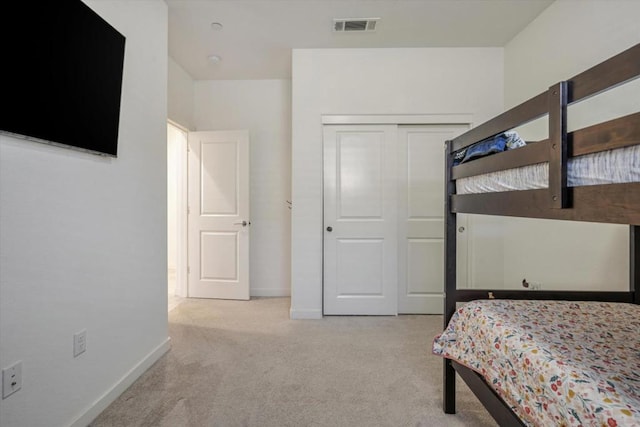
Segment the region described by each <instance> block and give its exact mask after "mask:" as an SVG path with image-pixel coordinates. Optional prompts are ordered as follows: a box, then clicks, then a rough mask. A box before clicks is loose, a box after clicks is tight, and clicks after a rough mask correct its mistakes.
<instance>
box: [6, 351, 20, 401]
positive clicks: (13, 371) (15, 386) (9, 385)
mask: <svg viewBox="0 0 640 427" xmlns="http://www.w3.org/2000/svg"><path fill="white" fill-rule="evenodd" d="M21 388H22V360H19V361H17V362H16V363H14V364H13V365H11V366H9V367H8V368H5V369H3V370H2V398H3V399H6V398H7V397H9V396H11V395H12V394H13V393H15V392H16V391H18V390H20V389H21Z"/></svg>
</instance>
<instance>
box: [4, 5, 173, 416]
mask: <svg viewBox="0 0 640 427" xmlns="http://www.w3.org/2000/svg"><path fill="white" fill-rule="evenodd" d="M87 3H88V4H89V5H90V6H91V7H92V8H93V9H94V10H95V11H96V12H98V13H99V14H100V15H101V16H102V17H103V18H104V19H106V20H107V21H108V22H109V23H111V24H112V25H113V26H114V27H116V28H117V29H118V30H119V31H120V32H121V33H123V34H124V35H125V36H126V58H125V61H124V67H125V69H124V82H123V96H122V106H121V116H120V117H121V119H120V136H119V148H118V158H104V157H99V156H95V155H91V154H86V153H81V152H78V151H73V150H69V149H64V148H59V147H54V146H49V145H44V144H38V143H31V142H27V141H24V140H19V139H14V138H11V137H7V136H0V366H1V367H6V366H8V365H9V364H11V363H13V362H15V361H17V360H22V362H23V385H22V389H21V390H20V391H18V392H17V393H15V394H14V395H12V396H11V397H9V398H7V399H5V400H2V401H0V425H2V426H7V427H8V426H12V427H21V426H25V427H38V426H63V425H72V424H74V422H76V423H75V424H74V425H87V424H88V423H89V422H90V421H91V419H92V418H93V417H95V416H96V415H97V414H98V413H99V412H100V410H101V409H102V408H104V407H105V405H106V404H108V403H110V401H111V400H112V399H114V398H115V397H116V395H117V394H118V393H119V392H121V391H122V390H123V389H124V387H126V386H127V385H128V384H129V383H130V382H131V381H132V380H133V379H135V377H136V376H137V375H139V374H140V373H141V371H142V370H144V369H145V368H146V367H147V366H149V365H150V363H152V362H153V361H155V360H156V359H157V358H158V357H159V356H160V355H161V354H162V353H163V352H164V351H166V350H167V349H168V338H167V308H166V307H167V276H166V274H167V255H166V253H167V249H166V226H167V225H166V116H167V112H166V105H167V90H166V87H167V6H166V4H165V3H164V2H162V1H152V0H150V1H144V0H140V1H134V2H132V1H126V0H100V1H98V0H92V1H87ZM34 7H38V6H37V5H34ZM16 42H18V43H19V40H18V39H16ZM5 66H7V64H5ZM0 102H2V101H1V100H0ZM85 328H86V330H87V351H86V353H84V354H82V355H81V356H80V357H78V358H75V359H74V358H73V353H72V349H73V346H72V342H73V340H72V337H73V334H74V333H75V332H78V331H80V330H82V329H85Z"/></svg>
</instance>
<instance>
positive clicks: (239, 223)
mask: <svg viewBox="0 0 640 427" xmlns="http://www.w3.org/2000/svg"><path fill="white" fill-rule="evenodd" d="M233 225H241V226H243V227H246V226H247V225H251V223H250V222H247V221H242V222H234V223H233Z"/></svg>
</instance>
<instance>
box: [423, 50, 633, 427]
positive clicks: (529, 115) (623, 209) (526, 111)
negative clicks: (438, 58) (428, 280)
mask: <svg viewBox="0 0 640 427" xmlns="http://www.w3.org/2000/svg"><path fill="white" fill-rule="evenodd" d="M638 76H640V44H638V45H636V46H634V47H631V48H630V49H628V50H626V51H624V52H622V53H620V54H618V55H616V56H614V57H612V58H610V59H608V60H606V61H604V62H602V63H600V64H598V65H596V66H594V67H593V68H591V69H589V70H587V71H585V72H583V73H581V74H578V75H577V76H575V77H572V78H571V79H569V80H567V81H563V82H560V83H557V84H555V85H553V86H552V87H550V88H549V89H548V90H547V91H545V92H543V93H541V94H539V95H537V96H535V97H533V98H531V99H529V100H528V101H526V102H524V103H522V104H520V105H518V106H516V107H514V108H512V109H510V110H508V111H506V112H504V113H503V114H501V115H499V116H497V117H495V118H493V119H492V120H490V121H488V122H486V123H484V124H482V125H480V126H478V127H475V128H473V129H471V130H470V131H468V132H467V133H465V134H463V135H461V136H459V137H457V138H455V139H453V140H450V141H447V142H446V156H445V158H446V168H445V170H446V177H445V316H444V327H445V331H444V332H443V333H442V334H441V335H439V336H438V337H436V338H435V339H434V343H433V352H434V354H437V355H440V356H442V357H443V361H444V376H443V409H444V412H445V413H449V414H452V413H455V411H456V408H455V377H456V375H455V374H456V372H457V373H458V374H459V375H460V377H461V378H462V379H463V380H464V381H465V383H466V384H467V385H468V386H469V388H470V389H471V390H472V391H473V392H474V394H475V395H476V397H477V398H478V399H479V400H480V401H481V403H482V404H483V405H484V406H485V407H486V408H487V409H488V411H489V412H490V413H491V415H492V416H493V417H494V418H495V420H496V421H497V422H498V423H499V424H500V425H503V426H515V425H526V426H530V425H545V426H546V425H640V305H639V304H640V179H639V178H638V164H637V162H639V161H640V159H639V157H640V154H639V153H640V151H633V150H635V149H636V148H637V147H638V146H640V113H634V114H630V115H626V116H624V117H618V118H615V119H613V120H607V121H605V122H601V123H598V124H596V125H592V126H589V127H586V128H583V129H579V130H575V131H573V132H567V107H568V106H569V105H570V104H572V103H576V102H578V101H581V100H584V99H586V98H588V97H591V96H594V95H596V94H599V93H601V92H603V91H607V90H609V89H612V88H614V87H616V86H618V85H621V84H623V83H625V82H628V81H630V80H632V79H635V78H637V77H638ZM544 116H548V138H547V139H545V140H542V141H538V142H535V143H527V144H526V145H524V146H522V147H520V148H516V149H513V150H506V151H500V150H497V151H500V152H498V153H496V154H491V155H488V156H485V157H480V158H476V159H473V160H471V161H468V162H462V163H460V162H459V161H460V159H461V158H462V157H463V154H464V152H465V151H466V150H473V147H477V146H478V145H479V144H483V143H484V144H486V143H487V141H490V140H491V139H492V138H495V137H498V136H502V137H504V132H506V131H510V130H512V129H516V128H518V127H520V126H522V125H523V124H525V123H529V122H531V121H533V120H535V119H538V118H540V117H544ZM624 150H627V151H624ZM629 150H631V151H629ZM488 151H490V150H488ZM611 153H613V154H611ZM610 155H611V156H613V157H607V156H610ZM594 156H595V157H598V156H599V157H603V156H604V157H607V158H608V160H605V162H609V164H610V165H611V164H613V166H612V167H610V169H613V170H614V173H613V175H616V173H615V170H618V169H620V167H618V166H617V165H616V164H615V162H616V161H617V160H616V159H618V160H620V159H622V161H627V163H628V162H629V160H631V162H632V163H633V162H636V163H635V166H633V165H632V167H633V168H635V174H634V173H631V174H626V175H625V176H623V177H619V176H612V177H604V178H602V179H601V180H598V179H597V180H596V183H595V185H594V183H593V182H587V183H586V184H585V183H581V182H580V181H579V180H578V181H576V180H575V179H574V177H573V176H572V173H573V172H572V168H573V169H574V170H575V169H576V167H577V166H576V165H577V164H578V162H580V161H582V159H584V158H588V157H594ZM611 159H613V160H611ZM612 162H613V163H612ZM540 165H542V167H543V169H542V170H543V173H544V174H545V179H546V183H544V184H543V185H541V186H542V187H543V188H533V189H530V188H529V189H519V187H518V184H517V183H515V184H513V186H512V184H511V183H507V184H506V185H507V187H509V191H505V190H504V188H505V187H504V186H503V187H500V186H499V187H497V189H491V188H487V189H485V188H484V187H483V186H482V185H481V186H479V187H478V188H477V189H475V190H474V189H472V190H468V191H467V190H465V191H464V192H465V193H467V194H460V193H461V191H456V189H458V190H461V189H462V188H463V187H464V188H467V185H466V183H465V185H461V183H462V182H463V180H469V179H470V180H473V179H479V180H481V181H482V180H487V179H489V178H491V179H493V178H495V177H498V178H500V175H501V174H503V173H504V172H509V171H516V172H517V171H518V170H523V169H527V168H534V167H540ZM599 170H600V169H599ZM506 175H507V176H509V174H506ZM498 178H496V179H498ZM596 178H598V177H596ZM504 179H509V178H508V177H507V178H504ZM511 187H513V188H511ZM524 188H528V187H526V185H525V187H524ZM459 213H465V214H486V215H497V216H515V217H527V218H545V219H558V220H572V221H588V222H600V223H614V224H627V225H629V230H630V231H629V237H630V239H629V242H630V248H629V249H630V251H629V256H630V271H629V284H630V285H629V291H624V292H613V291H611V292H609V291H551V290H525V289H522V290H509V289H495V290H491V289H486V290H479V289H457V287H456V233H457V228H458V226H457V223H456V221H457V219H456V216H457V214H459ZM580 316H585V317H580ZM585 319H587V320H585ZM474 322H475V323H474ZM544 333H547V335H545V334H544ZM536 340H541V341H536ZM615 340H617V341H615ZM483 344H485V345H486V344H488V345H489V346H491V347H493V348H491V349H485V348H482V349H480V346H481V345H483ZM518 345H524V348H518V347H517V346H518ZM572 346H573V347H572ZM599 349H600V350H603V351H604V352H605V356H604V359H602V358H600V359H599V358H598V357H600V356H597V354H596V353H597V350H599ZM534 353H535V354H534ZM535 355H537V356H539V357H540V358H539V359H538V360H535V359H533V356H535ZM592 356H593V358H592ZM616 359H618V360H617V362H622V363H615V362H616ZM529 364H530V365H531V366H528V365H529ZM582 368H584V369H585V370H586V371H584V370H581V369H582ZM592 374H593V375H592ZM600 374H602V375H600ZM598 375H600V376H598ZM590 380H593V381H594V382H595V384H592V386H593V387H594V389H593V390H586V389H585V388H584V387H586V383H588V382H589V381H590ZM527 381H533V382H534V383H530V382H529V383H527ZM536 381H537V383H536ZM583 386H584V387H583ZM590 393H591V394H590ZM625 393H626V395H625ZM599 400H603V401H604V402H605V403H602V402H600V401H599ZM552 404H553V405H557V406H555V407H554V408H549V407H548V406H550V405H552ZM572 404H575V405H574V406H571V405H572ZM576 406H579V407H580V408H578V409H576Z"/></svg>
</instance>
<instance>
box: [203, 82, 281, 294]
mask: <svg viewBox="0 0 640 427" xmlns="http://www.w3.org/2000/svg"><path fill="white" fill-rule="evenodd" d="M194 123H195V128H196V130H231V129H248V130H249V135H250V147H251V148H250V150H251V157H250V159H251V160H250V161H251V168H250V174H251V249H250V257H251V267H250V268H251V272H250V274H251V290H250V292H251V295H252V296H288V295H289V294H290V272H291V257H290V253H291V237H290V236H291V235H290V230H291V214H290V211H289V209H288V207H287V204H286V201H287V200H290V198H291V82H290V81H289V80H217V81H196V82H195V89H194Z"/></svg>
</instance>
